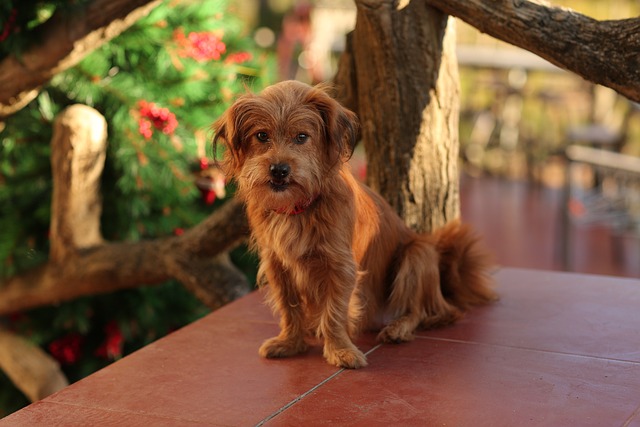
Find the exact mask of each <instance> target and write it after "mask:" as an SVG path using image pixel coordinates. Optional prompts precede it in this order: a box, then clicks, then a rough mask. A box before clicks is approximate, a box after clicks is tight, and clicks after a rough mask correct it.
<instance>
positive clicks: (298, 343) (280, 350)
mask: <svg viewBox="0 0 640 427" xmlns="http://www.w3.org/2000/svg"><path fill="white" fill-rule="evenodd" d="M307 348H308V346H307V343H305V342H304V340H285V339H282V338H280V337H274V338H269V339H268V340H266V341H265V342H263V343H262V345H261V346H260V350H258V353H259V354H260V356H262V357H266V358H268V359H273V358H277V357H288V356H294V355H296V354H300V353H303V352H305V351H307Z"/></svg>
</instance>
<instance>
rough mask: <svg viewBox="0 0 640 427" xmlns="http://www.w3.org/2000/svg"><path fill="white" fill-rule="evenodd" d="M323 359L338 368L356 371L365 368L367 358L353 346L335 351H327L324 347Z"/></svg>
mask: <svg viewBox="0 0 640 427" xmlns="http://www.w3.org/2000/svg"><path fill="white" fill-rule="evenodd" d="M324 357H325V359H327V362H329V363H330V364H331V365H334V366H337V367H339V368H347V369H358V368H363V367H365V366H367V357H366V356H365V355H364V354H363V353H362V352H361V351H360V350H358V349H357V348H356V347H355V346H354V347H353V348H340V349H336V350H327V349H326V347H325V351H324Z"/></svg>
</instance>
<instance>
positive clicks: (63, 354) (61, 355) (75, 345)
mask: <svg viewBox="0 0 640 427" xmlns="http://www.w3.org/2000/svg"><path fill="white" fill-rule="evenodd" d="M83 340H84V339H83V337H82V336H81V335H80V334H77V333H71V334H68V335H65V336H64V337H62V338H58V339H57V340H55V341H52V342H51V344H49V353H51V355H52V356H53V357H54V358H55V359H56V360H57V361H58V362H60V363H61V364H63V365H72V364H74V363H76V362H77V361H78V360H79V359H80V356H81V354H82V351H81V346H82V341H83Z"/></svg>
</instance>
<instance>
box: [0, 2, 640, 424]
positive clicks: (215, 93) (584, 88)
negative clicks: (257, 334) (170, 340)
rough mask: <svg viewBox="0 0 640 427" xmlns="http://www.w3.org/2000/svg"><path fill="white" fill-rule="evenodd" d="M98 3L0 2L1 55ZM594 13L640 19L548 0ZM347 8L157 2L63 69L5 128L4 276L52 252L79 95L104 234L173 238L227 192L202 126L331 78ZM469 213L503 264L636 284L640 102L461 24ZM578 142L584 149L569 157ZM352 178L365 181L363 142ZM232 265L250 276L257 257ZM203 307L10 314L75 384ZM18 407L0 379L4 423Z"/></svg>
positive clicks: (349, 18)
mask: <svg viewBox="0 0 640 427" xmlns="http://www.w3.org/2000/svg"><path fill="white" fill-rule="evenodd" d="M90 1H91V0H77V1H64V0H51V1H36V0H20V1H8V2H4V3H3V5H1V6H0V13H1V14H0V59H2V58H4V57H6V56H8V55H10V54H17V55H19V54H20V53H21V52H24V51H25V50H26V49H28V46H29V44H30V43H34V42H35V43H37V42H38V41H37V40H34V39H33V38H32V32H33V34H36V29H37V27H38V26H39V25H41V24H42V23H44V22H46V21H47V20H48V19H49V17H51V16H52V15H53V14H54V13H56V12H60V11H62V12H64V11H72V10H73V8H77V7H81V6H82V5H83V4H88V3H89V2H90ZM553 4H554V5H560V6H566V7H570V8H573V9H575V10H576V11H579V12H581V13H583V14H586V15H588V16H591V17H594V18H597V19H620V18H627V17H636V16H638V15H639V14H640V2H638V1H637V0H626V1H625V0H575V1H554V2H553ZM355 17H356V10H355V5H354V3H353V2H352V1H350V0H349V1H346V0H318V1H313V2H310V1H305V2H303V1H295V0H270V1H268V0H239V1H234V2H227V1H223V0H203V1H193V0H166V1H164V2H163V3H162V4H161V5H160V6H158V7H157V8H156V9H155V10H154V11H153V12H152V13H151V14H150V15H149V16H148V17H145V18H143V19H141V20H140V21H138V22H137V23H136V24H135V25H134V26H133V27H131V28H130V29H129V30H127V31H126V32H124V33H123V34H121V35H120V36H118V37H117V38H115V39H113V40H112V41H111V42H109V43H107V44H105V45H103V46H102V47H100V48H98V49H97V50H96V51H95V52H93V53H92V54H90V55H89V56H87V57H86V58H85V59H84V60H83V61H82V62H80V63H79V64H78V65H77V66H75V67H73V68H71V69H69V70H66V71H64V72H62V73H60V74H58V75H56V76H55V77H54V78H53V80H52V81H51V82H50V83H49V84H47V85H46V86H45V87H44V88H43V89H42V91H41V92H40V94H39V95H38V97H37V98H36V99H34V100H33V101H32V102H31V103H30V104H29V105H28V106H27V107H25V108H24V109H22V110H21V111H19V112H18V113H16V114H13V115H12V116H10V117H8V118H5V119H4V120H3V121H1V122H0V209H1V210H0V278H7V277H10V276H12V275H14V274H16V273H19V272H23V271H27V270H29V269H31V268H34V267H35V266H37V265H39V264H41V263H42V262H44V261H45V260H46V259H47V254H48V233H49V231H48V230H49V220H50V205H51V166H50V141H51V135H52V123H53V119H54V118H55V116H56V115H57V114H58V113H59V112H60V111H62V109H64V108H65V107H66V106H68V105H70V104H73V103H83V104H87V105H90V106H92V107H94V108H96V109H97V110H98V111H100V112H101V113H102V114H103V115H104V116H105V118H106V119H107V122H108V126H109V129H108V132H109V146H108V153H107V161H106V165H105V171H104V173H103V178H102V193H103V200H104V212H103V220H102V229H103V234H104V236H105V238H107V239H108V240H118V241H120V240H131V241H136V240H140V239H147V238H154V237H159V236H169V235H178V234H181V233H183V232H184V230H185V229H187V228H189V227H192V226H193V225H195V224H197V223H199V222H200V221H202V219H203V218H205V217H206V216H208V215H209V214H210V213H211V212H212V211H213V210H215V209H216V208H217V207H218V206H219V205H220V204H221V203H223V202H224V199H225V198H226V197H228V193H229V192H230V191H232V189H230V188H227V189H225V186H224V181H223V178H222V177H221V176H220V173H219V170H218V169H217V167H216V166H215V164H214V163H213V162H212V159H213V157H214V155H215V153H213V152H212V147H211V144H210V141H211V136H212V130H211V123H212V122H213V121H214V120H215V118H217V117H218V116H219V115H220V114H221V113H222V112H223V111H224V110H225V109H226V107H227V106H228V105H229V103H230V102H231V101H232V100H233V99H234V97H235V96H237V95H238V94H240V93H243V92H244V91H245V90H246V89H245V88H246V87H249V88H251V89H253V90H259V89H261V88H262V87H264V86H266V85H268V84H270V83H273V82H276V81H278V80H282V79H291V78H294V79H298V80H302V81H306V82H309V83H315V82H320V81H327V80H331V79H332V77H333V75H334V73H335V71H336V68H337V63H338V59H339V57H340V54H341V52H342V51H343V50H344V46H345V39H344V36H345V34H346V33H347V32H348V31H350V30H351V29H352V28H353V26H354V24H355ZM456 25H457V33H458V36H457V40H458V52H457V54H458V58H459V64H460V85H461V98H460V102H461V115H460V169H461V204H462V216H463V218H464V219H465V220H467V221H469V222H471V223H472V224H473V225H474V226H475V227H476V228H477V229H478V230H479V231H480V233H481V234H483V236H484V238H485V241H486V243H487V245H488V246H489V248H490V250H491V251H492V252H493V253H494V254H495V257H496V262H497V264H499V265H504V266H515V267H524V268H540V269H555V270H571V271H578V272H584V273H595V274H611V275H618V276H627V277H632V278H638V277H640V167H639V166H638V158H639V157H638V156H640V108H639V106H638V105H637V104H634V103H632V102H629V101H628V100H627V99H625V98H624V97H621V96H619V95H617V94H616V93H615V92H613V91H611V90H609V89H606V88H603V87H600V86H595V85H593V84H590V83H588V82H586V81H584V80H583V79H581V78H580V77H577V76H575V75H572V74H570V73H567V72H564V71H562V70H560V69H558V68H556V67H554V66H553V65H551V64H549V63H547V62H546V61H544V60H542V59H540V58H538V57H536V56H535V55H532V54H529V53H527V52H525V51H522V50H520V49H518V48H514V47H512V46H510V45H507V44H504V43H501V42H498V41H496V40H494V39H492V38H491V37H488V36H486V35H483V34H480V33H479V32H478V31H477V30H475V29H473V28H471V27H469V26H467V25H466V24H464V23H463V22H460V21H458V22H457V23H456ZM576 147H577V148H576ZM352 161H353V163H354V164H353V168H354V172H355V173H356V174H357V175H358V176H360V177H361V178H363V179H364V175H365V173H366V164H365V160H364V156H363V153H362V152H361V151H360V150H358V151H357V152H356V155H355V156H354V158H353V160H352ZM233 259H234V262H235V263H236V264H238V265H239V266H240V267H241V268H242V269H243V271H245V272H246V274H247V276H248V277H250V280H251V279H252V278H253V276H254V275H255V264H256V260H255V257H254V256H252V255H251V254H250V253H248V252H247V250H246V248H239V249H238V250H236V251H235V252H234V254H233ZM208 311H209V310H208V309H207V308H206V307H205V306H204V305H203V304H202V303H200V302H199V301H198V300H197V299H196V298H195V297H194V296H193V295H191V294H190V293H188V292H187V291H186V290H184V288H183V287H182V286H181V285H180V284H178V283H175V282H169V283H166V284H163V285H160V286H154V287H152V288H144V287H141V288H138V289H133V290H127V291H120V292H117V293H115V294H110V295H103V296H95V297H87V298H81V299H79V300H76V301H72V302H70V303H65V304H60V305H59V306H56V307H45V308H40V309H35V310H30V311H29V312H18V313H13V314H12V315H10V316H6V317H5V318H3V319H1V320H0V322H1V324H2V326H3V328H6V329H7V330H10V331H12V332H13V333H16V334H20V335H21V336H25V337H28V339H29V340H30V342H32V343H35V344H36V345H38V346H39V347H41V348H42V349H43V350H45V351H46V352H47V353H48V354H50V355H51V356H52V357H53V358H55V360H57V362H58V363H59V364H60V365H61V366H62V368H63V371H64V373H65V375H66V376H67V377H68V379H69V380H70V381H75V380H78V379H80V378H82V377H83V376H86V375H88V374H90V373H91V372H94V371H95V370H97V369H99V368H101V367H103V366H105V365H107V364H108V363H111V362H112V361H114V360H117V359H119V358H121V357H123V356H124V355H126V354H128V353H130V352H132V351H135V350H136V349H137V348H140V347H141V346H143V345H145V344H148V343H149V342H151V341H153V340H155V339H157V338H159V337H161V336H163V335H164V334H166V333H168V332H170V331H171V330H174V329H176V328H179V327H181V326H182V325H184V324H186V323H189V322H191V321H193V320H195V319H197V318H198V317H201V316H203V315H204V314H206V313H207V312H208ZM27 403H28V400H27V399H26V398H25V396H23V395H22V394H21V393H20V392H19V391H18V390H17V389H16V387H15V386H14V385H13V384H12V382H11V381H10V379H9V378H8V377H7V376H5V375H4V374H1V373H0V416H3V415H6V414H8V413H10V412H12V411H14V410H16V409H18V408H20V407H21V406H24V405H25V404H27Z"/></svg>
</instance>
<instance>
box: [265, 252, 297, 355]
mask: <svg viewBox="0 0 640 427" xmlns="http://www.w3.org/2000/svg"><path fill="white" fill-rule="evenodd" d="M274 264H275V265H274ZM262 267H265V265H263V266H262ZM264 270H265V275H266V276H267V280H268V283H269V284H268V286H269V299H270V302H271V305H272V306H273V308H274V310H275V311H276V312H277V313H278V314H279V315H280V334H278V336H276V337H273V338H269V339H268V340H266V341H265V342H264V343H262V346H260V350H259V354H260V356H262V357H267V358H276V357H287V356H293V355H296V354H299V353H302V352H304V351H306V350H307V348H308V346H307V343H306V342H305V340H304V336H305V333H306V329H305V314H304V309H303V307H302V301H301V300H300V295H299V294H298V291H297V289H295V286H293V283H292V281H291V278H290V276H289V275H288V274H287V273H286V271H285V269H284V268H283V267H282V265H280V263H278V262H276V261H274V260H270V261H269V265H268V266H267V267H266V268H265V269H264Z"/></svg>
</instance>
